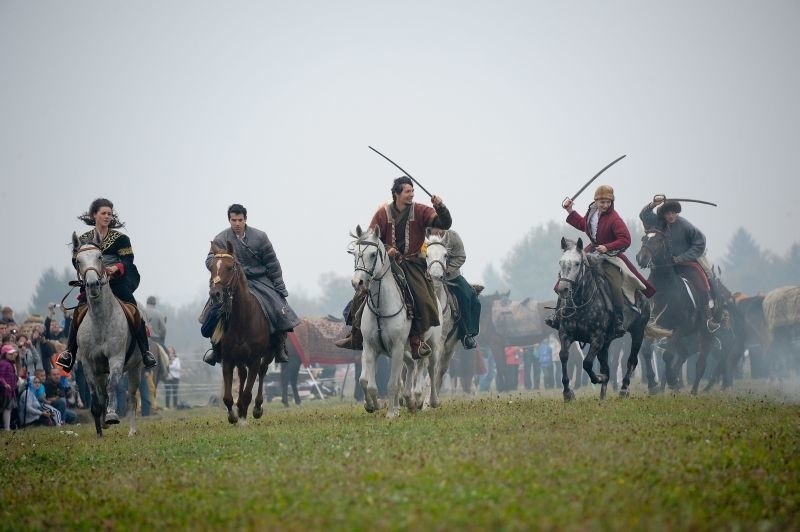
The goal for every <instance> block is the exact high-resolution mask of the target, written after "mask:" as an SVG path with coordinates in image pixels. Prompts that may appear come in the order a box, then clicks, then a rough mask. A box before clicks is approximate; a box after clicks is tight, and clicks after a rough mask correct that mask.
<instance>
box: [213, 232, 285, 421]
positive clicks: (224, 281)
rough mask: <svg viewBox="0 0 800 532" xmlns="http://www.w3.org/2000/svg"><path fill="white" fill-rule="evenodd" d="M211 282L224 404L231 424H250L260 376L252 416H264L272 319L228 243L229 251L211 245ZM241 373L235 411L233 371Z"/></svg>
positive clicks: (215, 335) (214, 336)
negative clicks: (216, 308)
mask: <svg viewBox="0 0 800 532" xmlns="http://www.w3.org/2000/svg"><path fill="white" fill-rule="evenodd" d="M211 253H212V254H213V255H214V259H213V260H212V261H211V281H210V283H209V295H210V296H211V299H212V301H213V302H214V303H217V304H220V305H221V308H220V311H219V315H220V319H219V323H218V324H217V328H216V329H215V330H214V335H213V336H212V341H213V342H215V343H217V342H218V343H219V346H220V349H221V354H222V380H223V385H224V393H223V397H222V401H223V402H224V403H225V407H226V408H227V409H228V421H230V422H231V423H236V422H237V421H239V418H240V417H241V424H243V425H244V424H246V423H247V409H248V408H249V406H250V402H251V401H252V399H253V385H254V384H255V380H256V375H258V394H257V395H256V403H255V407H254V408H253V417H254V418H256V419H258V418H260V417H261V415H262V414H263V409H262V407H261V405H262V404H263V403H264V392H263V390H264V374H265V373H266V372H267V367H268V366H269V363H270V362H272V359H273V358H274V357H275V351H276V346H274V345H270V334H269V330H270V329H269V320H267V317H266V316H264V312H263V311H262V310H261V304H260V303H259V302H258V300H257V299H256V297H255V296H254V295H253V294H251V293H250V290H249V289H248V287H247V279H246V278H245V275H244V271H242V267H241V265H240V264H239V261H237V260H236V257H235V256H234V254H233V247H232V246H231V244H230V242H228V246H227V249H221V248H218V247H217V246H215V245H214V243H213V242H212V243H211ZM234 366H236V369H238V370H239V396H238V400H237V402H236V411H235V412H234V410H233V395H232V392H231V387H232V386H233V368H234Z"/></svg>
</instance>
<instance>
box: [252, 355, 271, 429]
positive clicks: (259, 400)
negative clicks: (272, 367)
mask: <svg viewBox="0 0 800 532" xmlns="http://www.w3.org/2000/svg"><path fill="white" fill-rule="evenodd" d="M268 360H269V359H268V358H267V357H265V356H262V357H261V362H260V365H259V366H258V392H256V404H255V406H254V407H253V418H255V419H259V418H260V417H261V416H262V415H264V408H263V407H262V406H261V405H263V404H264V375H266V374H267V368H268V367H269V362H268Z"/></svg>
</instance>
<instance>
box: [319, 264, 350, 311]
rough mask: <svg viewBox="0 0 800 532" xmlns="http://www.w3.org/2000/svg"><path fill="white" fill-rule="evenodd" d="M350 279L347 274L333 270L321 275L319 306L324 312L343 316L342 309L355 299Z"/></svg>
mask: <svg viewBox="0 0 800 532" xmlns="http://www.w3.org/2000/svg"><path fill="white" fill-rule="evenodd" d="M350 279H351V278H350V277H349V276H347V275H339V274H336V273H333V272H328V273H323V274H322V275H320V276H319V287H320V289H321V290H322V296H321V297H320V300H319V307H320V310H321V311H322V313H325V314H331V315H333V316H336V317H341V315H342V309H344V307H345V305H347V302H348V301H350V300H352V299H353V285H352V284H351V283H350Z"/></svg>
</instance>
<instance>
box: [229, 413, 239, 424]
mask: <svg viewBox="0 0 800 532" xmlns="http://www.w3.org/2000/svg"><path fill="white" fill-rule="evenodd" d="M237 421H239V418H238V417H236V416H234V415H233V414H231V413H229V414H228V423H230V424H231V425H233V424H235V423H236V422H237Z"/></svg>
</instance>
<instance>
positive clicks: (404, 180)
mask: <svg viewBox="0 0 800 532" xmlns="http://www.w3.org/2000/svg"><path fill="white" fill-rule="evenodd" d="M406 185H411V187H412V188H413V187H414V182H413V181H411V178H409V177H408V176H404V175H403V176H400V177H398V178H397V179H395V180H394V183H392V201H394V200H396V199H397V195H398V194H400V193H401V192H402V191H403V188H405V186H406Z"/></svg>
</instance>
